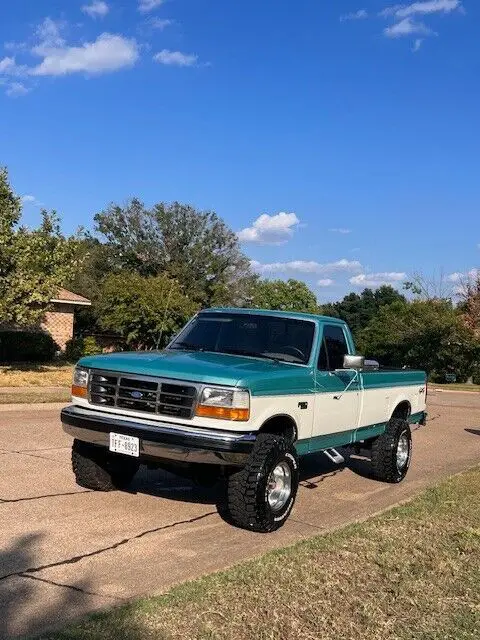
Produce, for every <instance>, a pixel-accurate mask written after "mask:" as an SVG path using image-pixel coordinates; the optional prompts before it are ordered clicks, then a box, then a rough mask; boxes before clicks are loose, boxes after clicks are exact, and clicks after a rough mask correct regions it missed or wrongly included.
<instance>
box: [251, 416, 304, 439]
mask: <svg viewBox="0 0 480 640" xmlns="http://www.w3.org/2000/svg"><path fill="white" fill-rule="evenodd" d="M260 433H275V434H277V435H282V436H286V437H287V438H288V439H289V440H290V442H292V443H293V442H295V441H296V440H297V436H298V432H297V425H296V423H295V420H294V419H293V418H292V417H291V416H288V415H279V416H273V417H272V418H269V419H268V420H267V421H266V422H264V423H263V424H262V426H261V428H260Z"/></svg>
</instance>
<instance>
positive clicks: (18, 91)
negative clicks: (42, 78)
mask: <svg viewBox="0 0 480 640" xmlns="http://www.w3.org/2000/svg"><path fill="white" fill-rule="evenodd" d="M29 91H30V89H28V88H27V87H26V86H25V85H24V84H23V83H22V82H10V83H9V84H7V88H6V90H5V93H6V94H7V96H8V97H9V98H19V97H20V96H25V95H26V94H27V93H29Z"/></svg>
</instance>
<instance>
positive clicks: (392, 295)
mask: <svg viewBox="0 0 480 640" xmlns="http://www.w3.org/2000/svg"><path fill="white" fill-rule="evenodd" d="M405 301H406V298H405V296H403V295H402V294H401V293H399V292H398V291H397V290H396V289H394V288H393V287H391V286H389V285H383V286H382V287H379V288H378V289H376V290H374V291H373V290H372V289H364V290H363V291H362V292H361V293H360V294H358V293H349V294H348V295H346V296H345V297H344V298H343V300H340V301H339V302H333V303H329V304H325V305H323V306H322V313H324V314H325V315H326V316H333V317H334V318H341V319H342V320H344V321H345V322H346V323H347V324H348V326H349V327H350V329H351V330H352V332H353V334H354V336H355V337H356V338H357V337H358V335H359V334H360V332H361V331H362V329H365V327H367V325H368V324H369V322H370V321H371V320H372V318H374V317H375V315H376V314H377V313H378V311H379V309H381V308H382V307H384V306H386V305H389V304H392V303H393V302H405Z"/></svg>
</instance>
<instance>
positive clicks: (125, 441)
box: [109, 433, 140, 458]
mask: <svg viewBox="0 0 480 640" xmlns="http://www.w3.org/2000/svg"><path fill="white" fill-rule="evenodd" d="M109 448H110V451H113V452H114V453H123V454H124V455H126V456H133V457H134V458H138V457H139V455H140V438H135V437H134V436H124V435H123V434H122V433H111V434H110V447H109Z"/></svg>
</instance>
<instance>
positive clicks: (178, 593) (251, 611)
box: [41, 469, 480, 640]
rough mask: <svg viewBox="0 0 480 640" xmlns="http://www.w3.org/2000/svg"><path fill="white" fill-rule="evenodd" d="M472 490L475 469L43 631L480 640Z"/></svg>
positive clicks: (80, 636) (479, 556)
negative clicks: (361, 516)
mask: <svg viewBox="0 0 480 640" xmlns="http://www.w3.org/2000/svg"><path fill="white" fill-rule="evenodd" d="M479 496H480V469H475V470H473V471H470V472H468V473H465V474H463V475H460V476H456V477H454V478H451V479H450V480H448V481H446V482H444V483H443V484H441V485H439V486H437V487H435V488H432V489H429V490H427V491H426V492H424V493H423V494H422V495H421V496H419V497H418V498H416V499H414V500H413V501H412V502H410V503H408V504H406V505H404V506H400V507H396V508H394V509H392V510H390V511H388V512H386V513H385V514H383V515H381V516H377V517H374V518H372V519H370V520H368V521H366V522H364V523H361V524H354V525H350V526H348V527H346V528H344V529H342V530H339V531H336V532H333V533H330V534H328V535H324V536H320V537H315V538H312V539H310V540H308V541H305V542H301V543H298V544H296V545H295V546H293V547H289V548H285V549H282V550H280V551H274V552H270V553H268V554H266V555H265V556H263V557H262V558H260V559H258V560H254V561H249V562H246V563H244V564H242V565H238V566H236V567H234V568H232V569H230V570H227V571H223V572H220V573H216V574H213V575H209V576H206V577H204V578H201V579H199V580H195V581H192V582H189V583H185V584H183V585H181V586H178V587H176V588H174V589H172V590H171V591H170V592H169V593H167V594H166V595H164V596H159V597H153V598H148V599H143V600H138V601H137V602H134V603H132V604H129V605H126V606H123V607H119V608H115V609H112V610H109V611H106V612H102V613H97V614H94V615H91V616H90V617H88V618H86V619H84V620H82V621H80V622H77V623H75V624H73V625H71V626H69V627H67V628H65V629H64V630H63V631H60V632H56V633H51V634H46V635H43V636H41V637H42V639H43V640H117V639H122V640H180V639H182V640H185V639H188V640H190V639H198V640H206V639H209V640H220V639H221V640H273V639H279V640H280V639H282V640H293V639H295V640H296V639H300V638H301V639H302V640H320V639H321V640H338V639H339V638H342V639H343V640H393V639H395V640H449V639H451V640H474V639H475V640H478V638H479V637H480V500H479ZM252 535H254V534H252ZM159 553H161V551H159ZM139 579H141V576H139Z"/></svg>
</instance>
